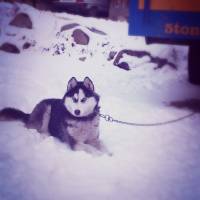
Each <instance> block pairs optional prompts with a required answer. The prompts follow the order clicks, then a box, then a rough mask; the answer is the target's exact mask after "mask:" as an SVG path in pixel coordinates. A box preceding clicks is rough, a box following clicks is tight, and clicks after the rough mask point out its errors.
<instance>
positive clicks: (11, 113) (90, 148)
mask: <svg viewBox="0 0 200 200" xmlns="http://www.w3.org/2000/svg"><path fill="white" fill-rule="evenodd" d="M98 103H99V95H98V94H97V93H95V91H94V85H93V83H92V81H91V80H90V79H89V78H88V77H85V79H84V81H83V82H79V81H77V80H76V78H75V77H72V78H71V79H70V80H69V82H68V85H67V91H66V93H65V95H64V97H63V98H62V99H44V100H42V101H41V102H40V103H38V104H37V105H36V106H35V108H34V109H33V111H32V112H31V113H30V114H26V113H24V112H23V111H20V110H18V109H15V108H4V109H3V110H1V111H0V121H4V120H7V121H8V120H20V121H22V122H23V123H24V124H25V126H26V127H27V128H32V129H36V130H37V131H38V132H40V133H48V134H49V135H52V136H54V137H56V138H58V139H59V140H60V141H62V142H64V143H67V144H68V145H69V147H70V148H71V149H72V150H84V151H86V152H88V153H97V154H101V153H102V152H106V148H105V147H104V145H103V144H102V142H101V141H100V140H99V105H98Z"/></svg>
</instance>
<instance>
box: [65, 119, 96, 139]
mask: <svg viewBox="0 0 200 200" xmlns="http://www.w3.org/2000/svg"><path fill="white" fill-rule="evenodd" d="M66 122H67V132H68V134H69V135H70V136H71V137H73V138H74V139H75V140H76V141H78V142H87V141H89V140H94V139H96V138H98V136H99V116H96V117H95V118H94V119H92V120H86V121H77V120H73V119H70V120H69V119H67V120H66Z"/></svg>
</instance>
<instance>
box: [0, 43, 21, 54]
mask: <svg viewBox="0 0 200 200" xmlns="http://www.w3.org/2000/svg"><path fill="white" fill-rule="evenodd" d="M0 50H2V51H5V52H8V53H16V54H18V53H20V50H19V49H18V48H17V47H16V46H15V45H14V44H11V43H7V42H6V43H3V44H2V45H1V46H0Z"/></svg>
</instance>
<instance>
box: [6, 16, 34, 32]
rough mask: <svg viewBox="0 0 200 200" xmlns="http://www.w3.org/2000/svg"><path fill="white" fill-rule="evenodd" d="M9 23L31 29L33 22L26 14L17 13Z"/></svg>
mask: <svg viewBox="0 0 200 200" xmlns="http://www.w3.org/2000/svg"><path fill="white" fill-rule="evenodd" d="M10 25H12V26H17V27H20V28H27V29H32V28H33V24H32V21H31V19H30V17H29V15H28V14H26V13H19V14H17V15H16V16H15V18H14V19H13V20H12V21H11V22H10Z"/></svg>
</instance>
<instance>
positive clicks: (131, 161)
mask: <svg viewBox="0 0 200 200" xmlns="http://www.w3.org/2000/svg"><path fill="white" fill-rule="evenodd" d="M15 6H17V7H18V8H19V10H20V11H21V12H22V11H23V12H27V13H28V14H29V15H30V17H31V19H32V21H33V27H34V28H33V29H32V30H28V29H20V28H17V27H11V26H9V25H8V23H9V21H10V20H11V19H12V18H13V15H14V12H13V10H15V9H14V7H13V6H12V4H8V3H0V26H1V27H0V30H1V32H0V34H1V35H0V45H1V44H2V43H3V42H5V41H9V42H13V43H14V44H16V45H17V46H18V47H19V48H20V50H21V53H20V54H16V55H15V54H10V53H5V52H3V51H0V92H1V99H0V109H2V108H4V107H7V106H9V107H16V108H19V109H22V110H23V111H25V112H31V111H32V109H33V107H34V106H35V105H36V104H37V103H38V102H39V101H40V100H41V99H44V98H53V97H56V98H61V97H62V96H63V94H64V93H65V90H66V86H67V82H68V80H69V79H70V78H71V77H72V76H75V77H77V79H78V80H83V79H84V77H85V76H89V77H90V78H91V79H92V80H93V82H94V85H95V89H96V92H97V93H98V94H100V96H101V102H100V104H101V112H102V113H103V114H110V115H111V116H112V117H113V118H115V119H119V120H124V121H130V122H138V123H154V122H161V121H168V120H171V119H176V118H179V117H182V116H184V115H187V114H188V113H190V112H191V111H190V110H187V109H177V108H175V107H171V106H169V102H170V101H175V100H185V99H190V98H198V99H199V98H200V88H199V87H198V86H194V85H191V84H190V83H188V80H187V54H188V48H187V47H184V46H170V45H149V46H147V45H146V44H145V41H144V38H142V37H133V36H131V37H130V36H127V32H128V24H127V23H126V22H112V21H110V20H104V19H95V18H84V17H80V16H75V15H69V14H66V13H51V12H44V11H38V10H35V9H34V8H32V7H30V6H27V5H25V4H15ZM71 23H78V24H80V26H79V27H75V28H73V29H70V30H67V31H64V32H61V33H58V32H59V31H60V29H61V27H62V26H63V25H65V24H71ZM87 27H89V28H91V27H94V28H96V29H98V30H101V31H103V32H105V33H106V34H107V35H100V34H97V33H93V32H91V31H89V29H87ZM76 28H81V29H82V30H83V31H85V32H86V33H87V34H88V35H89V36H90V43H89V45H88V46H82V45H76V46H75V47H72V45H71V43H73V39H72V37H71V34H72V32H73V30H74V29H76ZM7 33H10V34H11V35H12V34H16V36H10V34H7ZM23 36H25V39H22V37H23ZM67 39H68V40H67ZM26 41H29V42H34V45H33V46H32V47H31V48H29V49H27V50H22V46H23V43H24V42H26ZM56 44H57V45H58V47H59V48H60V47H61V46H62V45H64V46H65V48H66V49H65V50H64V51H63V52H61V54H59V55H56V54H55V50H56V47H55V45H56ZM102 44H107V45H102ZM122 49H132V50H145V51H149V52H151V54H152V55H154V56H159V57H161V58H167V59H169V61H170V62H172V63H174V64H176V65H177V68H178V69H177V70H175V69H172V68H171V67H170V66H168V65H166V66H164V67H163V68H161V69H157V70H155V69H154V68H155V67H156V64H153V63H148V59H146V57H144V58H141V59H137V60H135V59H134V58H133V59H131V57H129V56H127V57H124V58H123V59H124V61H127V62H130V63H133V65H132V67H131V68H132V70H130V71H125V70H122V69H120V68H117V67H116V66H114V65H113V60H112V61H108V60H107V58H108V54H109V52H110V51H111V50H112V51H120V50H122ZM80 57H86V60H85V61H81V60H79V58H80ZM135 63H136V65H138V66H137V67H135V65H134V64H135ZM134 67H135V68H134ZM199 120H200V118H199V114H198V113H197V114H196V115H194V116H193V117H191V118H187V119H185V120H183V121H180V122H177V123H176V124H168V125H165V126H155V127H136V126H126V125H121V124H117V123H114V122H113V123H108V122H106V121H104V120H103V119H101V124H100V132H101V133H100V134H101V136H100V137H101V139H102V140H103V142H104V143H105V145H106V146H107V147H108V149H109V150H110V151H111V152H112V153H113V156H107V155H102V156H94V155H90V154H87V153H85V152H72V151H71V150H69V149H68V147H67V146H66V145H65V144H63V143H61V142H59V141H57V140H56V139H55V138H53V137H49V136H48V137H44V136H42V135H40V134H39V133H37V132H36V131H35V130H27V129H26V128H25V127H24V126H23V124H21V123H19V122H0V146H1V149H0V200H14V199H15V200H16V199H20V200H27V199H28V200H57V199H59V200H66V199H70V200H71V199H73V200H90V199H91V200H94V199H95V200H111V199H116V200H122V199H126V200H132V199H136V200H169V199H171V200H175V199H176V200H188V199H192V200H198V199H200V187H199V186H200V171H199V166H200V159H199V153H200V142H199V141H200V135H199Z"/></svg>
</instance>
